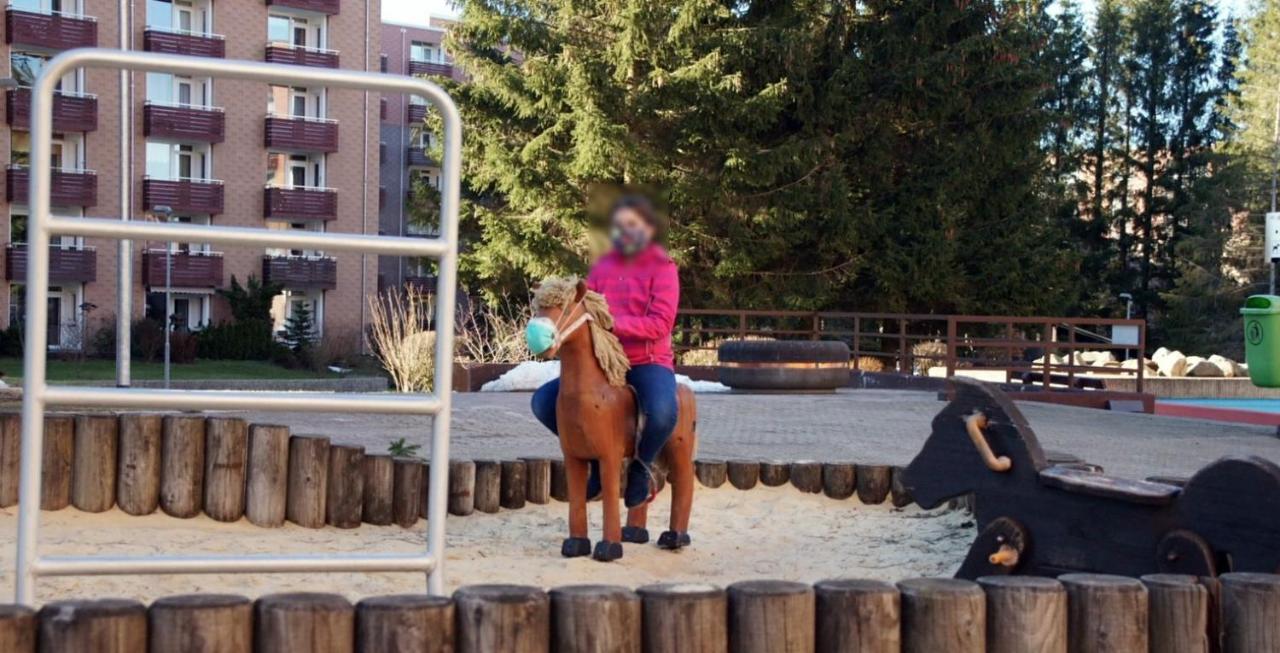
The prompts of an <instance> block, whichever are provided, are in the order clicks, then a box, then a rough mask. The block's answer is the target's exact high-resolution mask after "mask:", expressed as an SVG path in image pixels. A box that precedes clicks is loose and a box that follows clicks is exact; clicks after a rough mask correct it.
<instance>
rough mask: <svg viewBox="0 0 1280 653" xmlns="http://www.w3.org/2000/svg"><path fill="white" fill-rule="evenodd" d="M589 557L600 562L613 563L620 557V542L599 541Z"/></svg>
mask: <svg viewBox="0 0 1280 653" xmlns="http://www.w3.org/2000/svg"><path fill="white" fill-rule="evenodd" d="M591 557H592V558H595V559H596V560H599V561H600V562H613V561H614V560H617V559H618V558H621V557H622V542H610V541H608V540H600V541H599V542H596V550H595V552H594V553H592V554H591Z"/></svg>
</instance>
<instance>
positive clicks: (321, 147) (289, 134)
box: [264, 115, 338, 152]
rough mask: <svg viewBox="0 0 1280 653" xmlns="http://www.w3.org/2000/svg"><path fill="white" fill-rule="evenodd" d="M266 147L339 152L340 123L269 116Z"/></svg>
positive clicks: (300, 117) (298, 117)
mask: <svg viewBox="0 0 1280 653" xmlns="http://www.w3.org/2000/svg"><path fill="white" fill-rule="evenodd" d="M264 131H265V134H266V138H265V141H266V146H267V147H271V148H277V149H282V150H298V151H303V152H337V151H338V121H336V120H328V119H325V118H307V117H302V116H278V115H268V116H267V123H266V129H265V130H264Z"/></svg>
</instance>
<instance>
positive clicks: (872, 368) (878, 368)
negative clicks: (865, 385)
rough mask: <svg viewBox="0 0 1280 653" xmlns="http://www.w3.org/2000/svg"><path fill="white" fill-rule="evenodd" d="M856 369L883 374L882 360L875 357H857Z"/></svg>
mask: <svg viewBox="0 0 1280 653" xmlns="http://www.w3.org/2000/svg"><path fill="white" fill-rule="evenodd" d="M857 369H859V370H861V371H863V372H883V371H884V360H883V359H881V358H877V357H875V356H859V357H858V361H857Z"/></svg>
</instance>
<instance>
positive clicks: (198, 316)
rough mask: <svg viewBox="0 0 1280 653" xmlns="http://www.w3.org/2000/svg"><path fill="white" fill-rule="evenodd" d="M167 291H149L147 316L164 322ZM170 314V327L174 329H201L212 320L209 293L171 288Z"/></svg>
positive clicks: (169, 295) (169, 294)
mask: <svg viewBox="0 0 1280 653" xmlns="http://www.w3.org/2000/svg"><path fill="white" fill-rule="evenodd" d="M165 297H166V295H165V293H164V292H163V288H161V290H160V291H152V292H148V293H147V303H146V317H147V319H149V320H155V321H157V322H164V315H165V310H164V309H165V304H164V300H165ZM168 297H169V306H170V308H169V314H170V316H172V321H171V322H170V328H171V329H173V330H174V331H199V330H200V329H203V328H204V327H205V325H207V324H209V322H210V302H209V295H207V294H204V293H193V292H190V291H187V292H181V291H173V290H170V292H169V293H168Z"/></svg>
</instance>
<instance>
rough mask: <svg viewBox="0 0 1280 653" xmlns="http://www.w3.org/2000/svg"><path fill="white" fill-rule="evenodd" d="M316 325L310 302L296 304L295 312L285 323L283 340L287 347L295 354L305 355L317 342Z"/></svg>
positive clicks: (294, 306)
mask: <svg viewBox="0 0 1280 653" xmlns="http://www.w3.org/2000/svg"><path fill="white" fill-rule="evenodd" d="M315 337H316V325H315V319H314V318H313V317H312V315H311V306H310V303H309V302H296V303H294V304H293V311H292V312H291V313H290V314H289V318H288V319H286V320H285V322H284V334H283V337H282V338H281V339H282V340H283V341H284V344H285V346H287V347H288V348H289V349H290V350H292V351H293V353H295V354H302V353H305V352H306V351H307V350H309V349H310V348H311V345H312V344H313V343H314V342H315Z"/></svg>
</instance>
